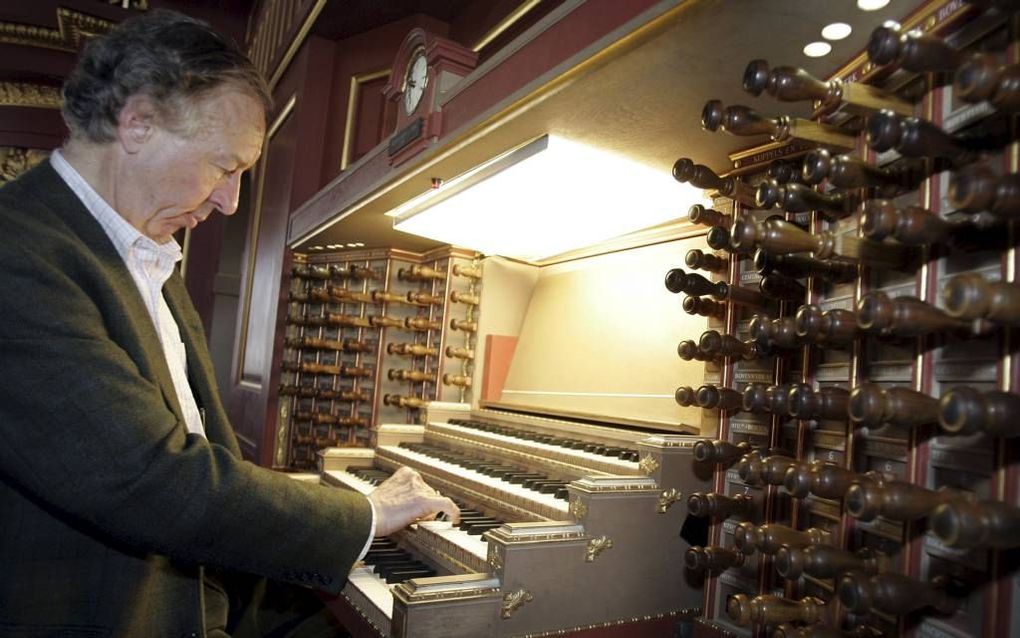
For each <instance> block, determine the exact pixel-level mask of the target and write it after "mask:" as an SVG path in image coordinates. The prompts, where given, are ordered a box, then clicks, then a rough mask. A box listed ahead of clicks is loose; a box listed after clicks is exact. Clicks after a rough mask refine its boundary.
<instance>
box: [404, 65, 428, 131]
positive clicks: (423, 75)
mask: <svg viewBox="0 0 1020 638" xmlns="http://www.w3.org/2000/svg"><path fill="white" fill-rule="evenodd" d="M428 73H429V65H428V61H427V60H426V59H425V52H424V51H418V52H417V53H416V54H415V55H414V57H413V58H412V59H411V63H410V64H409V65H408V66H407V75H406V76H405V77H404V112H405V113H407V114H408V115H410V114H411V113H414V110H415V109H416V108H418V104H419V103H420V102H421V98H422V96H423V95H424V94H425V86H426V85H427V84H428V81H429V75H428Z"/></svg>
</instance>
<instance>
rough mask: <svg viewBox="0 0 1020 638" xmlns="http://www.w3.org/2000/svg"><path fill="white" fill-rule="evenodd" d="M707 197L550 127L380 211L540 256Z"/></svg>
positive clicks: (442, 232) (658, 219) (438, 232)
mask: <svg viewBox="0 0 1020 638" xmlns="http://www.w3.org/2000/svg"><path fill="white" fill-rule="evenodd" d="M696 203H701V204H706V205H710V202H708V201H707V200H706V198H705V196H704V194H703V191H702V190H701V189H698V188H695V187H693V186H690V185H688V184H680V183H679V182H677V181H676V180H674V179H672V176H671V175H670V173H669V171H668V170H662V169H655V168H652V167H650V166H647V165H645V164H641V163H639V162H636V161H634V160H631V159H629V158H627V157H623V156H621V155H618V154H616V153H611V152H609V151H605V150H603V149H599V148H595V147H592V146H587V145H585V144H580V143H578V142H574V141H571V140H567V139H564V138H562V137H557V136H554V135H543V136H542V137H539V138H537V139H535V140H532V141H530V142H528V143H526V144H522V145H521V146H518V147H517V148H514V149H512V150H510V151H508V152H506V153H504V154H502V155H500V156H498V157H496V158H494V159H492V160H489V161H488V162H485V163H484V164H482V165H480V166H478V167H476V168H473V169H471V170H469V171H467V172H465V173H463V174H461V175H459V176H457V177H455V178H452V179H449V180H446V181H445V182H444V183H443V185H442V186H441V187H439V188H437V189H434V190H431V191H428V192H427V193H425V194H423V195H421V196H419V197H416V198H414V199H412V200H411V201H409V202H408V203H407V204H405V205H403V206H400V207H399V208H397V209H395V210H394V211H391V212H390V213H387V215H390V216H394V217H396V219H395V221H394V225H393V227H394V228H395V229H396V230H399V231H402V232H407V233H412V234H415V235H419V236H422V237H428V238H429V239H433V240H436V241H441V242H443V243H447V244H451V245H454V246H460V247H463V248H470V249H473V250H477V251H479V252H481V253H483V254H487V255H503V256H506V257H515V258H518V259H523V260H526V261H540V260H542V259H546V258H548V257H552V256H554V255H559V254H561V253H565V252H568V251H571V250H576V249H579V248H584V247H587V246H591V245H593V244H597V243H599V242H601V241H605V240H608V239H612V238H615V237H619V236H621V235H625V234H627V233H631V232H634V231H637V230H641V229H644V228H649V227H651V226H656V225H659V224H662V223H664V222H667V221H670V220H674V219H677V218H680V217H682V216H683V215H684V214H685V213H686V211H687V210H688V209H689V208H690V206H691V205H692V204H696Z"/></svg>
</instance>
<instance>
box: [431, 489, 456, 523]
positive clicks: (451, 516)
mask: <svg viewBox="0 0 1020 638" xmlns="http://www.w3.org/2000/svg"><path fill="white" fill-rule="evenodd" d="M427 502H428V507H429V514H428V516H429V517H434V516H435V515H436V514H439V513H440V512H442V513H444V514H446V518H447V520H448V521H450V522H451V523H453V524H454V525H456V524H457V523H459V522H460V508H459V507H457V505H456V504H455V503H454V502H453V501H452V500H450V499H449V498H447V497H445V496H436V497H434V498H430V499H428V501H427Z"/></svg>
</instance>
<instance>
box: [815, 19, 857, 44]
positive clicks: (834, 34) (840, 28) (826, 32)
mask: <svg viewBox="0 0 1020 638" xmlns="http://www.w3.org/2000/svg"><path fill="white" fill-rule="evenodd" d="M851 31H853V27H851V26H850V25H849V24H847V23H846V22H833V23H832V24H827V25H825V26H824V27H822V37H823V38H825V39H826V40H833V41H835V40H842V39H843V38H845V37H847V36H849V35H850V32H851Z"/></svg>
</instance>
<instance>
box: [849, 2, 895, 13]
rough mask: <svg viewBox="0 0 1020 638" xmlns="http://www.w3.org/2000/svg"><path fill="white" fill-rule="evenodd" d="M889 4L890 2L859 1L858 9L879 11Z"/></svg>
mask: <svg viewBox="0 0 1020 638" xmlns="http://www.w3.org/2000/svg"><path fill="white" fill-rule="evenodd" d="M887 4H889V0H857V8H858V9H860V10H861V11H878V10H879V9H881V8H883V7H885V5H887Z"/></svg>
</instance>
